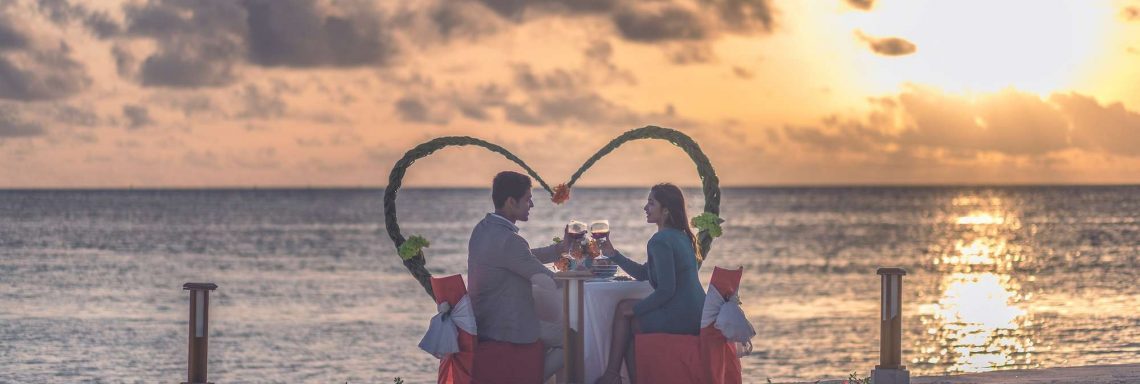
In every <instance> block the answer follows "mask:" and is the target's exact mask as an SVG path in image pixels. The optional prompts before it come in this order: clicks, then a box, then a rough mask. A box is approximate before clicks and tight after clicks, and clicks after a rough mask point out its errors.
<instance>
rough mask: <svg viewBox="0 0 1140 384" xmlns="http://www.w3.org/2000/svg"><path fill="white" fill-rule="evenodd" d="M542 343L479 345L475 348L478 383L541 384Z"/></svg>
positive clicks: (482, 342)
mask: <svg viewBox="0 0 1140 384" xmlns="http://www.w3.org/2000/svg"><path fill="white" fill-rule="evenodd" d="M544 353H545V350H544V347H543V345H542V342H534V343H530V344H514V343H506V342H500V341H487V340H483V341H480V342H479V345H478V346H476V347H475V382H476V383H478V384H541V383H542V360H543V354H544Z"/></svg>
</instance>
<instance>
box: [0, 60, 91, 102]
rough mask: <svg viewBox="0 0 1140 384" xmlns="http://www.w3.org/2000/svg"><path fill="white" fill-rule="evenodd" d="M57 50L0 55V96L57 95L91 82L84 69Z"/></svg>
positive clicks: (40, 97)
mask: <svg viewBox="0 0 1140 384" xmlns="http://www.w3.org/2000/svg"><path fill="white" fill-rule="evenodd" d="M68 51H69V50H68V49H65V48H62V47H61V49H60V50H59V51H22V52H16V53H9V54H6V55H4V56H0V99H10V100H19V101H39V100H52V99H60V98H65V97H68V96H71V95H73V94H76V93H79V92H81V91H83V90H85V89H87V87H88V86H90V85H91V78H90V77H89V76H88V75H87V69H86V68H85V67H84V66H83V65H82V64H80V63H78V62H76V61H75V60H72V59H71V57H69V56H68V54H67V53H68Z"/></svg>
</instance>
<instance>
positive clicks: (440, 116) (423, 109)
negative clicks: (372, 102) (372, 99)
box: [395, 96, 479, 125]
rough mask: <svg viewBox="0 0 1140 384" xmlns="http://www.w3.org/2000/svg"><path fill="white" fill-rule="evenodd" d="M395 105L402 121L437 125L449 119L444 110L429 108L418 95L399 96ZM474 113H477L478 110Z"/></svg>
mask: <svg viewBox="0 0 1140 384" xmlns="http://www.w3.org/2000/svg"><path fill="white" fill-rule="evenodd" d="M433 104H434V103H433ZM395 107H396V112H397V113H398V114H399V115H400V119H401V120H403V121H407V122H413V123H430V124H439V125H444V124H447V123H448V121H449V118H448V116H447V113H446V112H444V111H439V110H433V109H434V108H429V107H428V103H425V102H424V101H422V100H421V99H420V97H418V96H404V97H401V98H400V99H399V100H396V103H395ZM474 113H475V114H478V113H479V112H474Z"/></svg>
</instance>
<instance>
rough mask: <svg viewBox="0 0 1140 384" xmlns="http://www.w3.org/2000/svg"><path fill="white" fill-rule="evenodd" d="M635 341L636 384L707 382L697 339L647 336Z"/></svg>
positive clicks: (690, 336) (673, 336) (666, 334)
mask: <svg viewBox="0 0 1140 384" xmlns="http://www.w3.org/2000/svg"><path fill="white" fill-rule="evenodd" d="M634 340H635V341H634V343H635V345H634V354H635V356H636V357H635V360H634V361H636V364H637V384H692V383H705V382H706V380H705V379H704V376H705V375H704V371H705V370H704V369H703V368H702V367H703V365H702V363H701V353H700V350H699V349H698V348H697V347H698V339H697V336H692V335H672V334H668V333H648V334H641V335H637V337H635V338H634Z"/></svg>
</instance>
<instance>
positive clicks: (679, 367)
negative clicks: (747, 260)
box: [634, 267, 744, 384]
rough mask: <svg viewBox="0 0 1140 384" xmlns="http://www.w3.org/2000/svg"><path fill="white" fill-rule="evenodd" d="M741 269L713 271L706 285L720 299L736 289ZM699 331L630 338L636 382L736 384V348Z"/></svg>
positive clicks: (713, 332) (712, 332) (716, 334)
mask: <svg viewBox="0 0 1140 384" xmlns="http://www.w3.org/2000/svg"><path fill="white" fill-rule="evenodd" d="M743 273H744V268H740V269H736V270H728V269H723V268H720V267H716V268H715V269H713V275H712V281H710V282H709V284H710V285H712V286H713V287H715V288H716V290H717V292H720V294H721V295H722V296H724V297H729V296H732V295H733V294H735V293H736V291H737V290H738V289H739V288H740V278H741V276H742V275H743ZM715 325H716V324H712V325H709V326H707V327H705V328H704V329H701V334H700V336H690V335H671V334H667V333H649V334H641V335H637V336H636V337H635V338H634V339H635V340H636V341H635V343H636V345H635V354H636V360H635V361H636V363H637V382H638V383H639V384H641V383H665V384H671V383H710V384H740V383H741V370H740V358H738V357H736V348H735V347H734V346H733V345H732V343H729V342H728V340H727V339H725V337H724V334H723V333H721V332H720V330H719V329H716V326H715Z"/></svg>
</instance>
